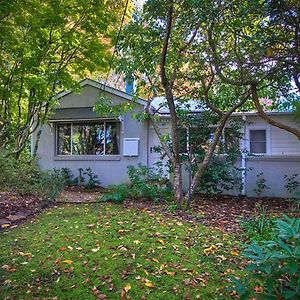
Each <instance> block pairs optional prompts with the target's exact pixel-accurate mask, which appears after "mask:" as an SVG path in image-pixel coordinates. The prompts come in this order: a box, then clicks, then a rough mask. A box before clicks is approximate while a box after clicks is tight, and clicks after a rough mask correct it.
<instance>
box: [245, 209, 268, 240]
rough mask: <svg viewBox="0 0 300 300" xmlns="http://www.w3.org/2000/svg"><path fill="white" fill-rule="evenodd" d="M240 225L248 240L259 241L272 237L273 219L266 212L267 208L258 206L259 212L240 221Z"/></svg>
mask: <svg viewBox="0 0 300 300" xmlns="http://www.w3.org/2000/svg"><path fill="white" fill-rule="evenodd" d="M240 224H241V227H242V228H243V229H244V230H245V231H246V234H247V237H248V238H249V239H250V240H254V241H261V240H268V239H270V238H271V237H272V233H273V229H274V221H273V219H272V218H271V217H269V216H268V214H267V208H266V207H264V206H260V208H259V213H258V214H257V215H254V216H253V217H252V218H250V219H247V220H242V221H241V223H240Z"/></svg>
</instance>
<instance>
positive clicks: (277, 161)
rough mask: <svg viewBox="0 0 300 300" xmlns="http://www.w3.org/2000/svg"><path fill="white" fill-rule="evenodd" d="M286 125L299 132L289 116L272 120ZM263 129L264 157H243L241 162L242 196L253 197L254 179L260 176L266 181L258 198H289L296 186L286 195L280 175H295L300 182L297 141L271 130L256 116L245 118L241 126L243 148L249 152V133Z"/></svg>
mask: <svg viewBox="0 0 300 300" xmlns="http://www.w3.org/2000/svg"><path fill="white" fill-rule="evenodd" d="M272 118H273V119H276V120H278V121H280V122H282V123H284V124H286V125H289V126H292V127H295V128H299V127H300V126H299V123H297V122H296V121H295V120H293V116H292V115H276V116H272ZM251 129H266V133H267V154H266V155H263V156H256V157H255V156H250V155H249V156H247V157H246V161H245V167H246V181H245V183H246V184H245V192H246V195H247V196H256V194H255V192H254V189H255V187H256V182H257V179H258V178H257V175H258V174H260V173H263V175H262V177H263V178H265V179H266V185H267V186H268V187H270V188H269V189H266V190H265V191H264V192H263V193H262V196H267V197H291V196H295V193H296V192H300V186H299V187H298V188H297V189H296V190H295V192H294V193H293V194H292V195H290V194H289V192H288V191H287V189H286V188H285V185H286V183H287V182H286V180H285V179H284V175H287V176H289V177H290V176H292V175H293V174H299V175H298V177H297V181H299V182H300V142H299V140H298V139H297V137H296V136H295V135H293V134H291V133H289V132H287V131H285V130H283V129H280V128H278V127H275V126H272V125H270V124H268V123H267V122H265V121H264V120H262V119H261V118H260V117H258V116H247V117H246V125H245V133H246V134H245V145H246V150H248V151H249V149H250V148H249V130H251Z"/></svg>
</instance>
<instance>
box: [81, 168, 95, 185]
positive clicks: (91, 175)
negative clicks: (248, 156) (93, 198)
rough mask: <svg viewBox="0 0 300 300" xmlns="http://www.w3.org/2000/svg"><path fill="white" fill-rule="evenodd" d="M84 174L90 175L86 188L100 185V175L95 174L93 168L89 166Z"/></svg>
mask: <svg viewBox="0 0 300 300" xmlns="http://www.w3.org/2000/svg"><path fill="white" fill-rule="evenodd" d="M82 174H83V175H86V176H87V177H88V182H87V184H86V185H85V188H86V189H93V188H95V187H97V186H99V185H100V181H99V180H98V179H97V178H98V175H95V174H94V173H93V171H92V169H91V168H87V169H86V170H85V171H84V172H83V173H82ZM80 177H81V174H80V175H79V178H80Z"/></svg>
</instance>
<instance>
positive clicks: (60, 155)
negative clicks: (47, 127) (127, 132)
mask: <svg viewBox="0 0 300 300" xmlns="http://www.w3.org/2000/svg"><path fill="white" fill-rule="evenodd" d="M78 121H79V119H76V120H75V119H72V120H66V121H63V122H59V121H57V122H55V137H54V138H55V141H56V142H55V149H54V157H55V158H62V157H69V158H70V157H80V156H82V157H85V156H87V157H94V158H96V157H104V156H105V157H110V156H120V153H121V127H122V123H121V122H120V121H119V120H118V119H108V120H103V119H96V120H95V119H93V120H92V121H97V122H101V123H103V130H104V144H103V153H104V154H99V155H96V154H73V138H72V137H73V124H74V123H75V124H76V123H77V122H78ZM83 121H87V119H85V120H83ZM107 122H108V123H110V122H115V123H118V124H120V126H119V128H120V133H119V145H118V147H119V154H106V123H107ZM60 124H71V154H65V155H64V154H58V150H59V149H58V139H59V132H58V130H57V128H58V126H59V125H60ZM87 124H89V123H87ZM90 124H92V123H90ZM57 160H63V159H57ZM74 160H80V159H74ZM83 160H85V159H83Z"/></svg>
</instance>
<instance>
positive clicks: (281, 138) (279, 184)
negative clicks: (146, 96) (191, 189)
mask: <svg viewBox="0 0 300 300" xmlns="http://www.w3.org/2000/svg"><path fill="white" fill-rule="evenodd" d="M239 118H240V117H239ZM272 118H274V119H277V120H279V121H280V122H282V123H285V124H287V125H290V126H292V127H296V128H299V123H297V122H296V121H294V120H293V118H292V115H275V116H272ZM169 128H170V125H169V126H167V127H166V126H165V128H164V132H165V133H167V132H170V129H169ZM251 129H265V130H266V134H267V154H266V155H259V156H252V155H247V154H246V155H245V154H244V155H243V157H240V158H239V159H238V160H237V162H236V167H237V168H241V169H243V168H244V169H245V170H246V172H245V174H246V175H245V178H244V194H245V195H247V196H249V197H254V196H257V195H256V194H255V192H254V189H255V187H256V182H257V179H258V178H257V175H258V174H260V173H263V175H262V176H263V177H264V178H265V179H266V185H267V186H269V187H271V188H270V189H266V190H265V191H264V192H263V193H262V196H266V197H291V196H295V193H296V192H300V186H299V187H298V188H297V189H296V190H295V191H294V193H293V194H292V195H290V194H289V193H288V191H287V190H286V188H285V187H284V186H285V185H286V180H285V179H284V175H287V176H289V177H290V176H292V175H293V174H299V175H298V177H297V180H298V181H299V182H300V142H299V140H298V139H297V137H296V136H294V135H293V134H291V133H289V132H287V131H285V130H282V129H279V128H277V127H274V126H272V125H269V124H268V123H267V122H265V121H264V120H262V119H261V118H260V117H258V116H255V115H250V116H247V117H246V122H245V125H244V128H242V129H241V132H242V133H243V138H242V139H241V140H240V149H241V150H243V151H246V152H247V151H248V152H249V151H250V140H249V131H250V130H251ZM155 143H157V145H158V144H159V140H158V138H155V137H154V138H153V141H152V144H155ZM157 159H159V158H157ZM220 159H222V157H220ZM243 159H244V163H243ZM243 173H244V172H242V171H241V179H242V174H243ZM182 174H183V190H184V191H187V190H188V186H189V181H190V180H189V174H188V172H187V170H186V168H185V167H184V166H183V170H182ZM171 177H172V176H171ZM242 192H243V191H241V190H240V189H239V188H238V187H236V188H235V189H234V190H230V191H224V193H226V194H230V195H239V194H241V193H242Z"/></svg>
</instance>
